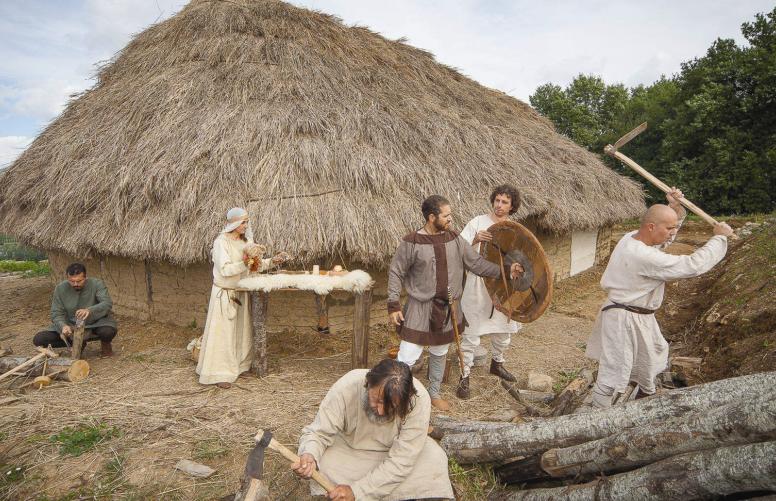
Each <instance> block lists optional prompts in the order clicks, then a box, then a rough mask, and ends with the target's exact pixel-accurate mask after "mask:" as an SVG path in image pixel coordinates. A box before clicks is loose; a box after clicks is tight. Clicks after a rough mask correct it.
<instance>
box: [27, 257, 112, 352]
mask: <svg viewBox="0 0 776 501" xmlns="http://www.w3.org/2000/svg"><path fill="white" fill-rule="evenodd" d="M65 274H66V275H67V280H65V281H63V282H60V283H59V285H57V286H56V288H55V289H54V295H53V297H52V298H51V321H52V322H53V323H52V324H51V325H50V326H49V327H48V329H46V330H45V331H41V332H38V333H37V334H35V337H34V338H33V340H32V342H33V344H35V346H49V345H51V347H52V348H63V347H65V346H67V344H69V343H70V342H71V340H72V337H73V329H74V328H75V326H76V323H77V322H79V321H82V322H84V329H85V338H84V346H85V345H86V341H87V340H92V339H99V340H100V344H101V356H103V357H110V356H111V355H113V348H112V347H111V341H113V338H114V337H115V336H116V320H115V319H114V318H113V315H112V314H111V307H112V306H113V301H111V298H110V294H108V288H107V287H105V284H104V283H103V281H102V280H100V279H99V278H87V277H86V266H84V265H82V264H81V263H73V264H71V265H69V266H68V267H67V269H66V270H65ZM89 333H91V334H93V336H90V335H89ZM60 334H61V336H60ZM62 336H64V337H65V338H67V339H68V343H65V341H64V339H62Z"/></svg>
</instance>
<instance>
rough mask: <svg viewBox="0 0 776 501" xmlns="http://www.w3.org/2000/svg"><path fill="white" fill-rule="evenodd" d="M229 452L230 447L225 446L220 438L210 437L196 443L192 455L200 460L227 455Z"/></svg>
mask: <svg viewBox="0 0 776 501" xmlns="http://www.w3.org/2000/svg"><path fill="white" fill-rule="evenodd" d="M228 452H229V449H227V448H226V447H224V446H223V445H222V444H221V441H220V440H219V439H217V438H208V439H205V440H201V441H199V442H197V443H196V444H195V445H194V452H193V453H192V457H193V458H194V459H196V460H198V461H202V460H205V459H214V458H217V457H221V456H225V455H226V454H227V453H228Z"/></svg>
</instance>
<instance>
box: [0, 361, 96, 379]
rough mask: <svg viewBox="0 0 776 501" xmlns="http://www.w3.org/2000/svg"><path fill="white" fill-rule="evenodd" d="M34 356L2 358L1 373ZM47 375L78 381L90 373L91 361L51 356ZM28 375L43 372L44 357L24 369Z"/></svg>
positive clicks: (36, 374) (37, 374)
mask: <svg viewBox="0 0 776 501" xmlns="http://www.w3.org/2000/svg"><path fill="white" fill-rule="evenodd" d="M30 358H32V357H22V356H12V357H2V358H0V373H3V372H6V371H10V370H11V369H13V368H14V367H18V366H19V365H21V364H23V363H24V362H26V361H27V360H29V359H30ZM46 366H47V367H46V375H47V376H51V378H52V379H58V380H61V381H70V382H72V383H78V382H79V381H83V380H84V379H86V377H87V376H88V375H89V362H87V361H86V360H74V359H72V358H62V357H59V358H49V359H48V362H47V364H46ZM22 372H23V373H25V375H26V376H28V377H35V376H40V375H41V374H42V372H43V359H40V360H38V361H37V363H35V364H34V365H33V366H32V367H28V368H25V369H22Z"/></svg>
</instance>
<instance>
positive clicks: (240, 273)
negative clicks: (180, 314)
mask: <svg viewBox="0 0 776 501" xmlns="http://www.w3.org/2000/svg"><path fill="white" fill-rule="evenodd" d="M249 243H253V234H252V232H251V229H250V223H249V221H248V212H247V211H246V210H245V209H242V208H239V207H235V208H233V209H230V210H229V212H227V214H226V225H225V226H224V229H223V230H221V234H220V235H218V237H216V239H215V241H214V242H213V250H212V258H213V288H212V290H211V291H210V303H209V305H208V311H207V321H206V322H205V332H204V334H203V335H202V346H201V348H200V352H199V361H198V363H197V374H199V382H200V383H202V384H215V385H216V386H218V387H219V388H224V389H225V388H229V387H231V383H233V382H234V381H236V380H237V378H238V377H239V376H240V375H241V374H242V373H245V372H247V371H248V370H249V369H250V367H251V360H252V358H253V353H252V349H253V340H252V337H251V318H250V304H249V297H248V293H247V292H237V291H234V290H229V289H234V288H235V287H237V282H239V281H240V279H241V278H244V277H246V276H248V266H247V256H246V255H245V246H246V245H248V244H249ZM283 260H284V259H283V257H281V256H280V255H278V256H275V257H273V258H272V259H262V260H261V267H260V270H261V271H263V270H266V269H267V268H269V267H270V265H271V264H279V263H281V262H283Z"/></svg>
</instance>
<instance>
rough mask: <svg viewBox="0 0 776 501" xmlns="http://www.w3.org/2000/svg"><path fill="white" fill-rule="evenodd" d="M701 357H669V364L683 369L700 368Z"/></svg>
mask: <svg viewBox="0 0 776 501" xmlns="http://www.w3.org/2000/svg"><path fill="white" fill-rule="evenodd" d="M701 363H703V359H702V358H699V357H671V365H676V366H679V367H683V368H685V369H700V367H701Z"/></svg>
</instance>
